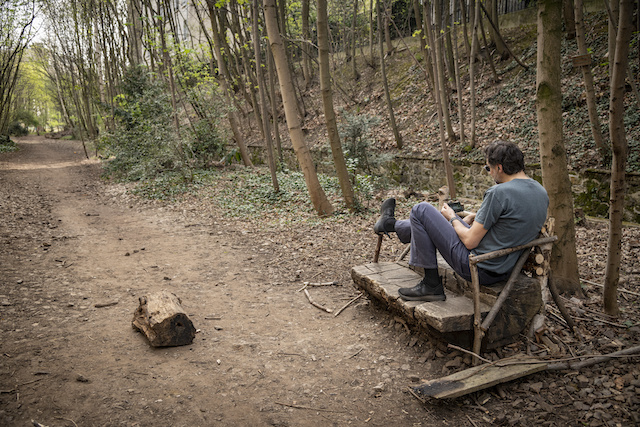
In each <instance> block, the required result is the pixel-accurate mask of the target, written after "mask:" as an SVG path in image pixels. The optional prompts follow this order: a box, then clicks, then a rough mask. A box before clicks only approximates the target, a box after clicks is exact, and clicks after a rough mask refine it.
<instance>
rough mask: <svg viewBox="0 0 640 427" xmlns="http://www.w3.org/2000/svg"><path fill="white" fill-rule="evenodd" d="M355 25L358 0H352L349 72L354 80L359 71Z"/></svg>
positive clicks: (356, 78) (358, 75)
mask: <svg viewBox="0 0 640 427" xmlns="http://www.w3.org/2000/svg"><path fill="white" fill-rule="evenodd" d="M325 6H326V4H325ZM357 25H358V0H353V21H352V22H351V61H352V63H351V72H352V74H353V78H354V79H355V80H358V79H359V78H360V73H358V67H357V65H356V42H357V38H356V35H357V29H358V27H357ZM318 43H320V42H318ZM328 54H329V42H328V41H327V55H328ZM327 71H329V69H327ZM332 108H333V107H332Z"/></svg>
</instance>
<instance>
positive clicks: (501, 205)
mask: <svg viewBox="0 0 640 427" xmlns="http://www.w3.org/2000/svg"><path fill="white" fill-rule="evenodd" d="M548 207H549V196H548V195H547V190H545V189H544V187H543V186H542V185H540V184H539V183H538V182H537V181H535V180H533V179H512V180H511V181H508V182H505V183H502V184H496V185H494V186H493V187H491V188H489V189H488V190H487V192H486V193H485V194H484V199H483V200H482V205H481V206H480V209H479V210H478V213H477V214H476V218H475V220H476V221H477V222H479V223H480V224H482V225H483V226H484V228H485V229H486V230H488V231H487V234H485V236H484V237H483V238H482V240H481V241H480V243H479V244H478V246H477V247H476V248H475V249H474V250H473V251H472V252H473V253H474V254H475V255H482V254H485V253H487V252H492V251H496V250H499V249H505V248H510V247H514V246H519V245H524V244H525V243H529V242H530V241H532V240H533V239H535V238H537V237H538V233H540V229H541V228H542V226H543V225H544V222H545V220H546V218H547V208H548ZM519 256H520V251H518V252H514V253H511V254H509V255H505V256H502V257H499V258H494V259H491V260H488V261H484V262H481V263H479V264H478V266H479V267H481V268H483V269H485V270H489V271H492V272H494V273H499V274H502V273H507V272H509V271H511V270H512V269H513V266H514V265H515V264H516V262H517V261H518V257H519Z"/></svg>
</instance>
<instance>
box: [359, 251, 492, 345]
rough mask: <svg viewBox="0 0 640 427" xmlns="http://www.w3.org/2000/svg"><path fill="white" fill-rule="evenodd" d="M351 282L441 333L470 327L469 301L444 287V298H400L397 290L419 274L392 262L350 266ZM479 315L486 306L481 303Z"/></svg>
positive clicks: (413, 281) (487, 307) (408, 283)
mask: <svg viewBox="0 0 640 427" xmlns="http://www.w3.org/2000/svg"><path fill="white" fill-rule="evenodd" d="M351 276H352V278H353V280H354V282H355V283H356V284H357V285H358V286H359V287H361V288H363V289H364V290H365V291H366V292H367V293H368V294H369V295H371V296H373V297H375V298H377V299H379V300H381V301H386V302H387V303H388V304H389V305H391V306H392V308H393V309H395V310H396V311H399V312H401V313H404V314H406V315H407V316H408V317H410V318H412V319H413V320H415V321H417V322H419V323H424V324H427V325H429V326H431V327H433V328H434V329H435V330H436V331H438V332H441V333H448V332H461V331H471V330H472V329H473V301H472V300H471V299H470V298H467V297H466V296H463V295H457V294H455V293H453V292H452V291H450V290H448V289H445V294H446V296H447V299H446V301H435V302H423V301H404V300H402V299H400V297H399V295H398V289H400V288H402V287H412V286H415V285H416V284H417V283H418V282H419V281H420V279H421V276H420V274H418V273H416V272H415V271H413V270H411V269H409V268H407V267H406V266H405V265H402V264H399V263H396V262H381V263H369V264H364V265H360V266H357V267H353V268H352V270H351ZM481 308H482V313H483V315H484V314H486V313H488V312H489V310H490V307H489V306H488V305H486V304H482V305H481Z"/></svg>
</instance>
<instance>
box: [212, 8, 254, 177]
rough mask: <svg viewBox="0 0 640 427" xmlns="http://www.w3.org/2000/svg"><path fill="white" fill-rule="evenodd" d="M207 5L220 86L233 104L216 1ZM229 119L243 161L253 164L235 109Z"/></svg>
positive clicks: (245, 163)
mask: <svg viewBox="0 0 640 427" xmlns="http://www.w3.org/2000/svg"><path fill="white" fill-rule="evenodd" d="M207 6H208V7H209V19H210V21H211V38H212V40H213V49H214V52H213V53H214V56H215V58H216V61H217V62H218V69H219V70H220V72H221V74H222V76H221V77H220V79H219V82H220V86H221V87H222V92H223V93H224V97H225V100H226V102H227V105H229V106H232V105H233V100H232V97H233V95H232V94H231V89H230V88H229V84H230V82H231V77H230V76H229V71H228V69H227V65H226V63H225V62H224V57H223V56H222V49H221V47H220V43H221V42H220V34H219V31H218V23H217V21H216V11H215V3H214V0H207ZM227 117H228V119H229V125H230V126H231V131H232V132H233V137H234V139H235V140H236V144H237V145H238V149H239V150H240V156H241V157H242V161H243V163H244V165H245V166H253V164H252V163H251V158H250V157H249V152H248V150H247V146H246V144H245V142H244V137H243V136H242V133H241V132H240V128H239V127H238V117H237V115H236V112H235V111H229V113H228V114H227Z"/></svg>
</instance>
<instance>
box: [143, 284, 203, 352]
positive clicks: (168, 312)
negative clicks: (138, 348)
mask: <svg viewBox="0 0 640 427" xmlns="http://www.w3.org/2000/svg"><path fill="white" fill-rule="evenodd" d="M139 300H140V306H139V307H138V308H137V309H136V312H135V313H134V315H133V321H132V322H131V325H132V327H133V328H134V329H137V330H138V331H140V332H142V333H143V334H144V335H145V336H146V337H147V339H148V340H149V344H151V345H152V346H153V347H174V346H179V345H188V344H191V343H192V342H193V339H194V338H195V336H196V328H195V327H194V326H193V323H192V322H191V319H189V316H187V313H185V311H184V310H183V309H182V306H181V305H180V304H181V301H180V299H179V298H178V297H177V296H176V295H174V294H172V293H171V292H168V291H162V292H158V293H155V294H149V295H146V296H142V297H140V299H139Z"/></svg>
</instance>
